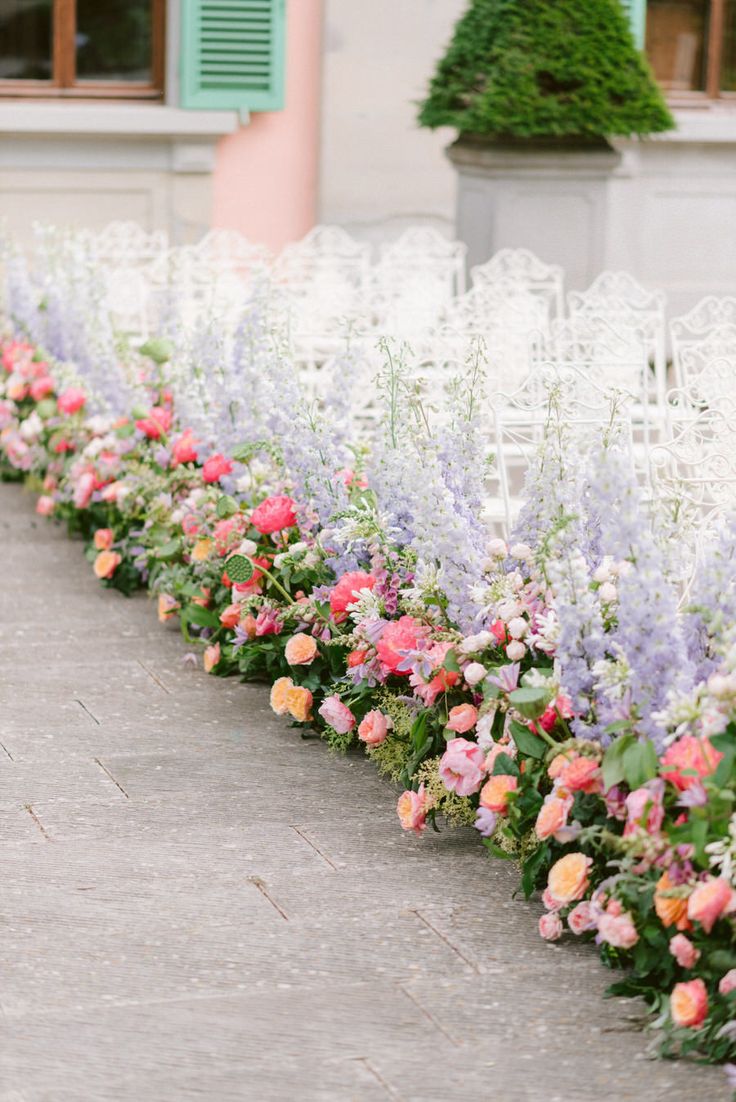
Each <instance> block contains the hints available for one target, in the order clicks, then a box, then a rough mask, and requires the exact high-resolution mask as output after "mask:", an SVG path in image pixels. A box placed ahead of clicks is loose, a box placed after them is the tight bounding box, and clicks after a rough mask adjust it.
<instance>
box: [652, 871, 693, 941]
mask: <svg viewBox="0 0 736 1102" xmlns="http://www.w3.org/2000/svg"><path fill="white" fill-rule="evenodd" d="M676 889H677V885H676V884H675V882H674V880H672V878H671V877H670V874H669V872H664V873H663V874H662V876H660V878H659V880H658V881H657V887H656V890H655V892H654V910H655V912H656V914H657V917H658V919H659V921H660V922H661V923H662V925H663V926H676V927H677V929H678V930H689V929H691V928H692V923H691V922H690V919H689V918H688V917H687V899H686V898H683V897H682V896H680V895H675V894H670V893H672V892H673V890H676Z"/></svg>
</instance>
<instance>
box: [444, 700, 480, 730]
mask: <svg viewBox="0 0 736 1102" xmlns="http://www.w3.org/2000/svg"><path fill="white" fill-rule="evenodd" d="M477 722H478V709H477V708H474V707H473V705H472V704H458V705H456V706H455V707H454V708H451V709H450V715H449V718H448V720H447V726H448V728H449V729H450V730H451V731H454V732H455V733H456V734H458V735H464V734H466V732H467V731H472V729H473V727H475V725H476V723H477Z"/></svg>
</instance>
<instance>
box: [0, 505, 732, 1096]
mask: <svg viewBox="0 0 736 1102" xmlns="http://www.w3.org/2000/svg"><path fill="white" fill-rule="evenodd" d="M0 536H1V538H0V549H1V554H2V576H1V579H0V744H1V745H0V817H1V818H2V834H3V849H2V853H3V858H4V860H3V863H2V868H3V871H2V880H1V883H2V888H1V889H0V891H1V895H0V954H1V955H2V981H1V983H0V1009H1V1010H2V1020H1V1021H0V1037H1V1040H0V1102H98V1100H99V1102H107V1100H111V1102H112V1100H115V1102H117V1100H125V1102H133V1100H135V1102H178V1100H179V1099H182V1100H188V1099H206V1100H212V1102H230V1100H238V1102H241V1100H254V1102H267V1100H275V1102H281V1100H284V1102H285V1100H289V1102H292V1100H298V1102H301V1100H304V1102H312V1100H314V1102H333V1100H334V1102H344V1100H359V1102H372V1100H376V1102H380V1100H382V1099H383V1100H385V1099H394V1100H397V1102H398V1100H404V1102H424V1100H428V1102H429V1100H435V1099H436V1100H442V1102H445V1100H450V1099H464V1098H466V1097H476V1098H479V1099H488V1100H499V1102H501V1100H503V1102H506V1100H509V1102H516V1100H540V1102H541V1100H544V1102H556V1100H560V1102H562V1100H568V1099H569V1100H581V1102H596V1100H599V1099H611V1100H617V1102H624V1100H626V1099H632V1100H633V1099H637V1100H641V1099H646V1100H647V1102H654V1100H658V1099H662V1100H664V1099H667V1100H668V1102H677V1100H682V1102H685V1100H688V1102H698V1100H701V1099H702V1100H703V1102H705V1100H706V1099H707V1100H708V1102H718V1100H720V1099H724V1100H725V1099H726V1098H727V1097H728V1091H727V1090H726V1089H725V1086H724V1080H723V1076H722V1073H721V1072H719V1071H717V1070H712V1069H705V1070H700V1069H695V1068H693V1067H692V1066H684V1065H674V1064H666V1063H657V1062H653V1061H651V1060H648V1059H646V1049H647V1043H648V1038H647V1036H646V1035H645V1034H643V1033H642V1032H641V1031H640V1030H639V1027H638V1022H639V1020H640V1017H641V1010H640V1007H639V1006H638V1004H636V1003H634V1002H628V1001H626V1002H624V1001H621V1000H611V1001H604V1000H603V998H602V995H603V991H604V989H605V986H606V983H607V981H608V980H609V979H610V975H609V974H607V973H606V971H605V970H604V969H603V968H602V967H601V966H600V964H599V963H598V961H597V958H596V956H595V954H594V953H593V952H592V951H591V950H590V948H586V947H585V946H581V945H580V944H572V945H570V944H564V945H560V946H558V945H547V944H545V943H544V942H542V941H541V940H540V939H539V938H538V936H537V933H536V920H537V917H538V915H539V906H538V905H537V904H535V903H531V904H525V903H524V902H522V901H519V900H516V901H514V900H513V899H512V892H513V889H514V887H515V883H516V878H515V874H514V872H513V870H512V869H511V868H510V867H508V866H507V865H505V864H504V863H503V862H498V861H491V860H488V859H487V858H486V857H485V855H484V852H483V850H482V848H481V847H480V846H479V844H478V841H477V839H476V838H475V836H474V832H473V831H472V830H471V831H460V832H458V831H454V832H453V831H447V832H443V833H442V834H440V835H436V834H432V835H430V836H429V837H425V838H422V839H416V838H414V837H406V836H404V835H403V834H402V832H401V831H400V829H399V826H398V822H397V820H396V817H395V812H394V808H395V800H396V795H395V793H394V792H393V791H392V790H391V789H390V788H389V787H388V786H387V785H385V784H384V783H383V782H382V781H381V780H380V779H379V778H378V777H377V776H376V774H375V771H374V769H373V767H372V766H371V765H370V764H369V763H367V762H365V761H363V760H362V759H361V758H360V757H359V756H357V755H356V756H349V757H347V758H339V757H334V756H331V755H330V754H329V753H328V751H327V750H326V748H325V747H324V746H323V745H321V744H320V743H318V742H314V741H305V740H302V739H300V737H299V736H298V734H296V733H295V732H293V731H291V730H290V729H289V728H288V727H287V726H286V724H285V723H284V722H283V721H281V720H278V719H276V718H275V717H274V716H273V715H272V714H271V712H270V710H269V707H268V694H267V692H266V690H265V689H264V688H263V687H253V686H244V685H240V684H238V683H237V682H235V681H232V680H230V681H220V680H218V679H216V678H212V677H206V676H205V675H204V674H203V673H202V672H201V671H200V670H199V669H196V670H195V669H191V668H188V667H187V666H186V665H184V663H183V662H182V655H183V653H184V646H183V644H182V642H181V640H180V639H179V637H178V635H177V634H176V633H175V632H173V631H171V630H168V628H167V627H162V626H161V625H159V624H158V623H157V620H156V616H155V612H154V608H153V606H152V603H151V602H149V601H148V600H147V599H146V598H144V597H141V598H138V599H134V600H126V599H125V598H123V597H120V596H119V595H118V594H117V593H114V592H109V591H106V590H104V589H102V588H101V587H100V586H99V584H98V583H97V582H96V581H95V579H94V577H93V575H92V573H91V570H90V567H89V564H88V563H87V562H86V561H85V559H84V557H83V556H82V554H81V551H80V547H79V545H78V544H75V543H73V542H71V541H69V540H68V539H67V538H66V536H65V534H64V532H63V531H62V530H61V529H60V528H57V527H55V526H54V525H52V524H50V523H48V522H46V521H43V520H40V519H38V520H37V519H36V517H35V515H34V513H33V503H32V500H31V499H30V497H29V496H28V495H26V494H24V493H23V492H22V491H21V490H20V489H19V488H18V487H16V486H7V485H0Z"/></svg>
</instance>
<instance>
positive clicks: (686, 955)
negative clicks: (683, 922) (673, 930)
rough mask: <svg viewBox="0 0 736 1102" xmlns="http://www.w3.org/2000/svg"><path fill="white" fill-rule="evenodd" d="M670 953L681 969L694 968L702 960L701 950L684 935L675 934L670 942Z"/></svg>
mask: <svg viewBox="0 0 736 1102" xmlns="http://www.w3.org/2000/svg"><path fill="white" fill-rule="evenodd" d="M669 948H670V952H671V953H672V956H673V957H674V958H675V960H676V961H677V963H678V964H679V965H680V967H681V968H692V966H693V965H694V964H696V963H697V961H698V959H699V958H700V949H696V948H695V946H694V945H693V943H692V941H690V939H689V938H687V937H685V935H684V934H675V936H674V937H673V938H671V940H670V946H669Z"/></svg>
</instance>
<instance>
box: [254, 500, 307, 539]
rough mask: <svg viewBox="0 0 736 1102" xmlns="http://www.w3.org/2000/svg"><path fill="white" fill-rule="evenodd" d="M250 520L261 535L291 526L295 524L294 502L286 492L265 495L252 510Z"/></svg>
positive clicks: (267, 534)
mask: <svg viewBox="0 0 736 1102" xmlns="http://www.w3.org/2000/svg"><path fill="white" fill-rule="evenodd" d="M250 522H251V524H252V525H253V527H254V528H257V529H258V531H259V532H260V533H261V535H263V536H269V535H271V534H272V533H273V532H281V531H283V529H284V528H293V527H294V525H295V524H296V502H295V501H294V500H293V499H292V498H290V497H287V495H286V494H279V495H277V496H276V497H267V498H266V500H265V501H262V502H261V504H260V505H259V506H258V508H257V509H254V510H253V514H252V516H251V518H250Z"/></svg>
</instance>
